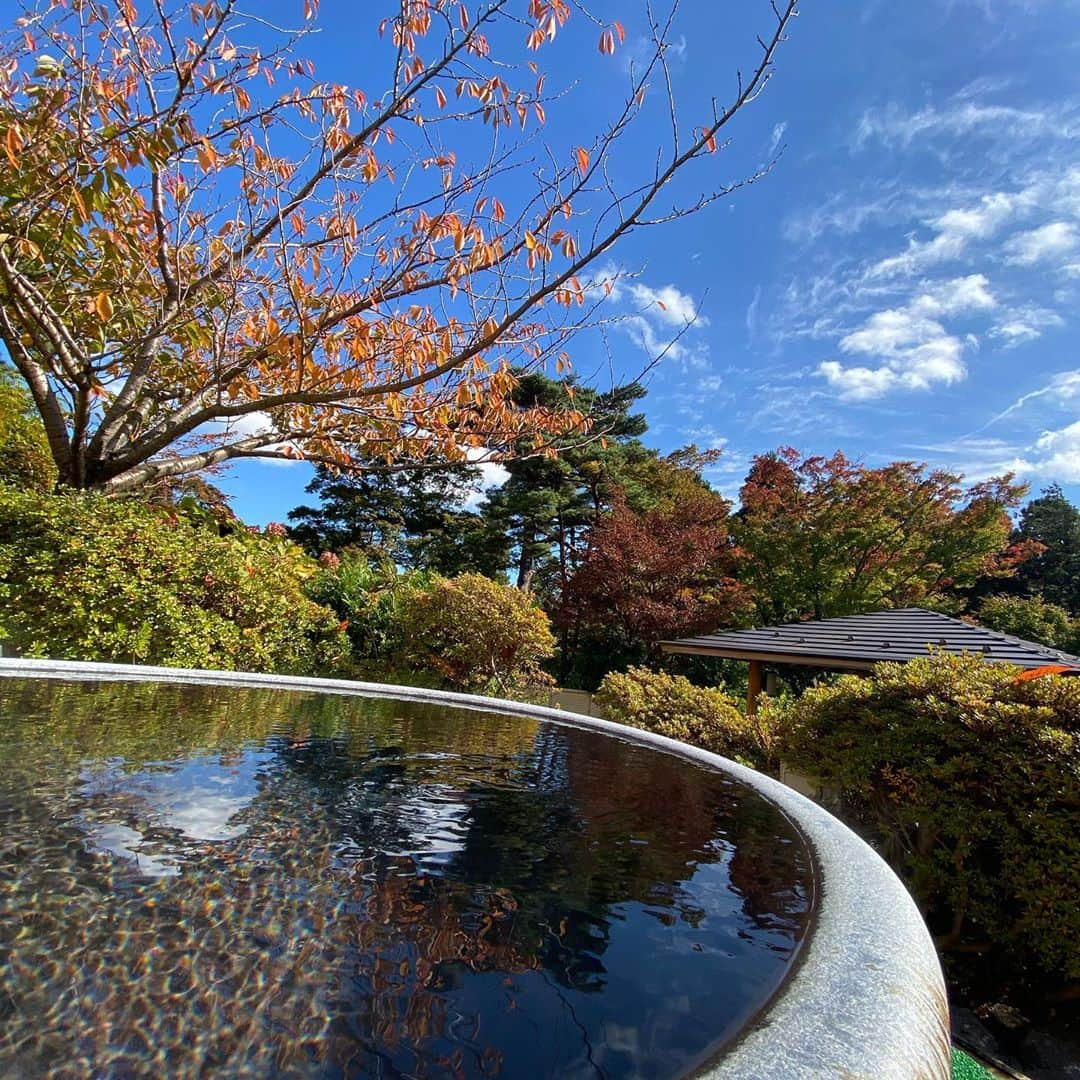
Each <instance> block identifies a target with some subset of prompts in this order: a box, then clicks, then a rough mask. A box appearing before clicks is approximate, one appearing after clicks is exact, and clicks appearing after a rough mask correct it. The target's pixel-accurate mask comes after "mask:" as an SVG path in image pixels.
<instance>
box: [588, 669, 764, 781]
mask: <svg viewBox="0 0 1080 1080" xmlns="http://www.w3.org/2000/svg"><path fill="white" fill-rule="evenodd" d="M596 703H597V704H598V705H599V706H600V707H601V708H602V709H603V711H604V716H605V717H607V719H609V720H614V721H616V722H617V723H620V724H629V725H630V726H631V727H637V728H644V729H645V730H646V731H654V732H656V733H657V734H658V735H666V736H667V737H668V738H670V739H678V740H679V741H680V742H685V743H690V744H692V745H693V746H700V747H703V748H704V749H706V750H711V751H713V753H716V754H723V755H725V756H726V757H730V758H734V759H735V760H736V761H740V762H742V763H743V764H745V765H751V766H753V767H755V768H762V767H767V766H769V765H771V764H772V761H773V750H772V738H771V735H770V732H769V729H768V727H767V725H765V724H764V723H761V722H760V718H758V717H748V716H746V714H745V713H743V712H741V711H740V710H739V708H738V707H737V706H736V704H735V702H734V701H733V700H732V698H730V697H729V696H728V695H727V694H726V693H725V692H724V691H723V690H716V689H710V688H708V687H703V686H695V685H694V684H693V683H692V682H690V680H689V679H686V678H684V677H683V676H682V675H669V674H667V673H666V672H657V671H649V669H648V668H642V667H632V668H630V669H629V670H628V671H626V672H623V673H620V672H616V671H613V672H610V673H609V674H608V675H606V676H605V677H604V681H603V682H602V683H601V684H600V689H599V690H598V691H597V694H596Z"/></svg>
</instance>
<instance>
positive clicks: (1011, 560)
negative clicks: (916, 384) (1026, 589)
mask: <svg viewBox="0 0 1080 1080" xmlns="http://www.w3.org/2000/svg"><path fill="white" fill-rule="evenodd" d="M1026 490H1027V489H1026V488H1025V487H1024V486H1023V485H1017V484H1014V483H1012V478H1011V476H1005V477H999V478H995V479H991V480H987V481H985V482H984V483H980V484H974V485H972V486H971V487H969V488H967V489H964V488H963V487H961V485H960V477H958V476H956V475H954V474H952V473H949V472H946V471H945V470H941V469H935V470H932V471H927V468H926V466H925V465H919V464H916V463H914V462H910V461H895V462H891V463H890V464H888V465H884V466H882V467H880V468H868V467H866V466H864V465H860V464H858V463H856V462H852V461H850V460H848V458H846V457H845V456H844V455H843V454H841V453H837V454H834V455H833V456H832V457H807V458H803V457H802V456H801V455H800V454H799V453H798V452H797V451H795V450H793V449H791V448H782V449H781V450H779V451H777V452H776V453H772V454H763V455H759V456H758V457H756V458H755V459H754V461H753V465H752V467H751V469H750V472H749V475H748V476H747V478H746V482H745V484H744V485H743V487H742V489H741V491H740V500H741V507H740V510H739V512H738V513H737V514H736V515H735V516H734V517H733V519H732V535H733V537H734V539H735V542H736V543H737V544H738V545H739V548H740V549H741V551H742V553H743V555H744V556H746V557H745V559H744V561H743V562H742V564H741V570H740V580H741V581H742V582H743V583H744V584H745V585H746V586H747V587H748V588H749V589H750V590H751V592H752V593H753V595H754V600H755V604H756V607H757V610H758V615H759V617H760V618H761V619H762V620H763V621H764V622H766V623H772V622H785V621H788V620H791V619H797V618H802V617H807V616H809V617H813V618H817V619H822V618H830V617H833V616H837V615H851V614H857V613H859V612H864V611H876V610H880V609H881V608H891V607H904V606H906V605H913V604H936V603H940V602H943V601H944V600H945V599H946V597H947V593H948V591H949V590H952V589H958V588H964V587H966V586H969V585H971V584H972V583H973V582H974V581H975V580H976V579H978V578H980V577H983V576H989V577H997V578H1003V577H1009V576H1010V575H1012V574H1014V573H1015V572H1016V568H1017V566H1019V565H1020V564H1021V563H1022V562H1023V561H1024V560H1025V559H1026V558H1028V557H1029V556H1030V555H1031V554H1032V553H1033V551H1034V550H1036V549H1035V548H1034V547H1033V546H1032V545H1031V544H1029V543H1024V542H1021V543H1015V544H1014V543H1011V542H1010V532H1011V522H1010V520H1009V516H1008V514H1007V512H1006V511H1007V510H1009V509H1010V508H1012V507H1015V506H1016V505H1017V504H1018V503H1019V500H1020V499H1021V498H1022V496H1023V495H1024V493H1025V492H1026Z"/></svg>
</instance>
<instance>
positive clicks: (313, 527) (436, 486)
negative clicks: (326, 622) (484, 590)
mask: <svg viewBox="0 0 1080 1080" xmlns="http://www.w3.org/2000/svg"><path fill="white" fill-rule="evenodd" d="M480 479H481V472H480V470H479V469H478V468H477V467H475V466H472V465H454V466H447V467H445V468H435V469H421V468H414V469H403V470H399V471H368V472H363V473H358V474H348V475H347V474H344V473H340V474H337V475H335V474H334V473H332V472H331V471H330V470H329V469H326V468H321V467H320V468H319V469H318V470H317V472H316V474H315V478H314V479H313V480H312V481H311V483H310V484H308V486H307V491H308V492H309V493H310V494H312V495H317V496H318V497H319V499H320V503H321V505H320V506H318V507H310V506H298V507H297V508H296V509H295V510H290V511H289V521H290V522H291V523H292V524H291V526H290V530H289V531H290V534H291V536H292V538H293V539H294V540H296V541H297V543H300V544H302V545H303V546H304V547H305V548H306V549H307V550H308V551H310V552H311V553H312V554H314V555H317V554H319V553H321V552H323V551H335V552H339V551H342V550H344V549H346V548H359V549H361V550H363V551H366V552H369V553H370V554H371V555H372V557H373V558H379V559H389V560H391V561H392V562H394V563H396V564H398V565H399V566H404V567H408V568H411V569H426V570H436V571H438V572H439V573H444V574H460V573H464V572H466V571H476V572H478V573H483V574H487V575H488V576H491V577H498V576H499V575H500V574H501V572H502V570H503V568H504V567H505V565H506V561H507V558H508V547H507V542H506V541H505V539H504V538H500V537H499V536H498V535H497V534H496V533H494V532H492V530H491V529H489V528H488V527H487V525H486V523H485V522H484V521H483V520H482V519H481V517H480V516H479V515H478V514H477V513H475V512H473V511H471V510H469V509H468V508H467V501H468V499H469V497H470V495H472V494H473V493H474V492H475V490H476V487H477V485H478V484H479V482H480Z"/></svg>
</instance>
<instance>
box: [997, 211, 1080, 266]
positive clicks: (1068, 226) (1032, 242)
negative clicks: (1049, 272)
mask: <svg viewBox="0 0 1080 1080" xmlns="http://www.w3.org/2000/svg"><path fill="white" fill-rule="evenodd" d="M1078 246H1080V232H1078V231H1077V228H1076V226H1075V225H1074V224H1073V223H1072V222H1071V221H1051V222H1049V223H1048V224H1046V225H1040V226H1039V228H1037V229H1030V230H1028V231H1027V232H1022V233H1018V234H1017V235H1015V236H1014V237H1012V238H1011V239H1010V240H1009V243H1008V245H1007V246H1006V250H1007V252H1008V257H1009V261H1010V262H1014V263H1017V264H1018V265H1020V266H1032V265H1034V264H1035V263H1039V262H1048V261H1051V260H1054V259H1058V260H1060V258H1061V257H1062V256H1064V255H1068V254H1070V253H1071V252H1073V251H1075V250H1076V248H1077V247H1078Z"/></svg>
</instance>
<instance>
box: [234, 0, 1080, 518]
mask: <svg viewBox="0 0 1080 1080" xmlns="http://www.w3.org/2000/svg"><path fill="white" fill-rule="evenodd" d="M281 3H282V4H284V0H281ZM275 6H276V5H275V3H270V4H269V8H270V9H272V8H274V7H275ZM293 6H294V5H293ZM363 6H364V7H367V5H363ZM608 6H610V8H611V11H610V12H607V13H606V15H607V17H609V18H611V17H618V18H621V19H623V21H624V22H625V23H626V27H627V32H628V40H627V44H626V46H625V48H624V50H623V51H622V52H621V53H620V54H619V55H617V56H616V57H615V58H613V59H612V60H610V61H607V62H606V63H607V66H606V67H600V66H598V64H597V63H596V61H595V59H593V58H590V59H589V61H588V64H587V66H584V65H583V64H582V54H581V53H580V50H577V51H575V48H574V47H572V46H571V47H567V48H566V49H564V50H562V51H560V49H559V48H555V49H553V50H552V51H551V52H550V53H549V54H545V58H546V59H547V70H548V71H549V72H550V77H551V79H552V80H553V81H554V82H555V83H556V84H557V85H561V86H565V87H566V88H567V91H568V92H567V96H566V98H565V99H564V100H563V101H562V102H561V103H560V104H559V106H558V108H551V109H549V110H548V115H549V120H550V123H549V127H548V130H547V135H546V138H548V139H549V140H550V141H551V142H552V143H553V145H557V146H560V147H561V146H564V145H565V146H566V147H567V148H569V147H572V146H574V145H576V144H578V143H580V142H581V141H583V135H584V134H585V133H587V132H588V131H590V130H595V128H596V127H597V126H598V117H602V115H603V114H602V109H603V106H604V105H605V104H606V103H608V102H610V104H611V106H612V107H614V106H615V105H616V104H617V103H618V100H619V94H620V93H621V92H622V89H623V87H624V86H625V81H626V66H627V62H628V59H629V58H630V57H632V56H634V55H635V51H637V52H639V53H640V51H641V49H642V43H641V38H640V35H641V33H642V32H643V24H642V23H640V22H638V23H635V22H634V21H633V19H632V18H631V17H629V15H628V14H627V12H628V10H629V9H632V8H634V7H635V5H631V4H626V3H620V4H618V5H615V4H611V5H608ZM734 7H736V6H735V5H730V4H718V3H715V0H684V2H683V4H682V7H681V9H680V13H679V16H678V20H677V22H676V27H675V32H674V34H673V37H672V41H673V46H672V49H671V54H670V55H671V60H672V75H673V87H674V91H675V94H676V97H677V99H678V101H679V103H680V107H681V108H682V110H683V115H685V116H687V117H688V118H690V120H692V117H693V115H695V110H698V111H703V110H704V109H705V107H706V104H707V102H708V100H709V97H710V96H711V95H716V96H717V97H718V98H719V99H720V100H724V99H726V98H729V97H730V96H731V92H732V89H733V86H734V70H735V67H736V66H737V65H738V64H741V65H742V66H743V68H744V70H745V68H746V67H747V66H748V65H749V64H750V63H751V62H752V61H753V59H754V51H753V50H754V45H753V34H754V32H755V30H759V31H765V30H767V29H768V25H769V23H768V7H767V4H765V3H761V4H758V3H754V2H750V0H747V2H746V3H743V4H740V5H737V11H735V14H734V17H733V16H732V15H731V14H730V12H731V11H732V9H733V8H734ZM600 8H601V14H602V15H603V14H605V13H604V12H603V10H602V8H603V5H601V6H600ZM290 9H291V7H290ZM594 10H596V5H594ZM354 11H355V8H354V6H353V5H352V4H346V3H344V2H343V0H323V4H322V15H321V21H322V25H323V26H324V27H325V33H324V34H322V35H320V36H319V37H318V38H316V39H315V42H314V45H312V46H310V47H309V48H308V51H309V52H310V53H311V55H312V57H313V59H314V60H315V62H316V64H317V65H318V67H319V71H320V74H322V75H325V76H327V77H329V78H334V79H340V80H342V81H347V82H350V83H353V84H354V85H360V86H362V87H365V79H364V78H363V77H362V76H358V75H357V72H358V71H360V72H365V73H369V72H371V71H372V70H377V69H376V67H375V65H374V64H369V63H367V62H366V61H368V59H369V58H373V57H377V56H381V55H382V54H381V53H378V52H376V51H375V50H376V49H377V48H378V46H377V45H376V44H374V33H373V25H374V23H375V22H376V21H377V19H376V18H375V17H374V16H373V15H371V16H369V15H368V14H367V13H365V15H364V16H363V18H362V19H361V20H359V21H357V20H355V18H354V16H353V12H354ZM557 45H558V43H557ZM593 56H594V57H595V53H594V54H593ZM579 73H580V82H578V76H579ZM1078 73H1080V4H1078V3H1077V2H1075V0H1044V2H1038V0H1027V2H1024V0H912V2H910V3H905V4H896V3H885V2H884V0H880V2H879V0H869V2H862V3H855V2H854V0H852V2H841V3H824V2H821V0H805V2H804V4H803V11H802V14H801V15H800V17H799V19H798V21H797V22H796V24H795V26H794V28H793V30H792V33H791V35H790V40H789V42H788V43H787V44H786V46H785V47H784V49H783V51H782V52H781V54H780V56H779V59H778V62H777V65H776V69H775V75H774V78H773V80H772V82H771V83H770V85H769V86H768V88H767V89H766V91H765V93H764V94H763V95H762V96H761V97H760V98H759V99H758V100H757V101H756V102H755V103H754V104H753V106H752V107H751V108H750V109H748V110H747V111H746V112H745V113H744V114H742V115H741V116H740V117H739V119H738V121H737V123H736V124H735V125H734V127H733V128H732V129H731V131H730V134H731V135H732V137H733V141H732V144H731V146H730V147H729V148H727V149H726V150H724V151H723V152H721V153H718V154H716V155H713V156H711V157H710V158H708V159H707V161H706V162H705V163H704V165H703V167H701V168H699V169H698V170H697V171H696V172H695V173H693V174H691V175H689V176H687V177H684V179H683V180H682V181H681V183H680V187H679V189H678V191H677V192H676V194H678V195H681V196H689V195H691V194H697V193H700V192H701V191H702V190H708V189H709V188H711V187H712V186H715V185H716V184H718V183H725V182H728V181H730V180H733V179H736V178H738V177H741V176H745V175H747V174H748V173H750V172H752V171H753V170H754V169H756V168H758V167H759V166H760V165H761V164H762V163H763V162H765V161H767V160H768V159H769V158H770V156H771V155H772V154H773V153H774V152H775V151H782V153H781V155H780V158H779V161H778V162H777V164H776V166H775V167H774V169H773V170H772V172H771V174H770V175H769V176H767V177H766V178H765V179H764V180H762V181H761V182H760V183H757V184H754V185H753V186H752V187H749V188H746V189H744V190H741V191H739V192H737V193H736V194H734V195H732V196H730V197H728V198H726V199H724V200H721V201H720V202H719V203H717V204H714V205H713V206H712V207H710V208H708V209H707V210H705V211H704V212H703V213H701V214H699V215H698V216H696V217H694V218H692V219H690V220H684V221H678V222H675V223H673V224H671V225H668V226H664V227H661V228H657V229H655V230H652V231H643V232H639V233H637V234H635V235H633V236H631V237H629V238H628V240H627V241H626V242H625V243H623V244H622V245H621V246H620V247H618V248H616V249H615V252H614V254H613V266H614V267H615V268H618V269H619V270H622V271H626V272H630V273H632V274H634V275H635V276H634V277H633V278H631V279H627V280H625V281H624V282H623V283H622V284H621V285H620V286H619V287H618V288H616V289H615V291H614V293H613V296H612V298H611V301H610V303H611V307H612V312H613V313H614V314H617V315H619V316H621V321H619V322H616V323H615V324H614V325H612V326H610V327H609V329H608V331H607V333H606V334H605V335H603V336H601V335H600V334H599V333H596V332H590V333H588V334H584V335H582V336H581V337H580V338H578V339H577V341H576V342H575V344H574V347H573V349H572V355H573V360H574V365H575V368H576V370H577V371H578V372H579V373H580V374H581V375H582V376H583V377H584V378H585V379H587V380H589V381H594V382H597V383H600V384H601V385H610V383H611V382H612V381H613V380H615V381H619V380H624V379H627V378H632V377H634V376H635V375H636V374H637V373H639V372H640V371H641V370H642V369H643V367H644V366H645V365H646V364H647V363H648V361H649V356H650V350H655V349H656V348H657V347H658V345H662V344H663V343H664V342H666V341H669V340H670V339H671V338H672V336H673V335H674V334H676V333H678V332H679V331H680V330H685V332H684V333H683V334H682V336H681V338H680V339H679V341H678V343H677V344H676V346H675V347H674V348H673V349H671V351H670V352H669V353H668V355H667V356H666V358H665V359H664V360H663V361H662V362H661V364H660V365H659V366H658V367H657V368H656V369H655V370H654V371H653V372H652V373H651V374H650V376H649V379H648V385H649V396H648V398H647V400H646V402H645V409H646V413H647V415H648V418H649V421H650V427H651V431H650V435H649V439H650V441H651V442H652V443H653V444H655V445H657V446H658V447H660V448H661V449H665V450H667V449H674V448H675V447H677V446H681V445H684V444H685V443H687V442H691V441H694V442H696V443H698V445H699V446H722V447H723V448H724V451H725V453H724V456H723V459H722V460H721V463H720V464H719V465H718V466H717V468H716V470H715V471H714V472H713V474H712V475H711V476H710V479H711V480H712V481H713V482H714V483H715V484H716V485H717V486H718V487H720V488H721V489H722V490H724V491H725V493H728V494H734V493H735V492H736V491H737V489H738V485H739V483H740V481H741V480H742V478H743V476H744V475H745V472H746V468H747V464H748V461H749V458H750V456H752V455H753V454H754V453H758V452H761V451H764V450H769V449H772V448H775V447H777V446H779V445H785V444H786V445H794V446H796V447H798V448H799V449H801V450H803V451H806V452H813V453H831V452H832V451H834V450H837V449H841V450H843V451H844V452H845V453H847V454H848V455H849V456H851V457H854V458H858V459H861V460H863V461H865V462H866V463H868V464H871V465H873V464H878V463H881V462H884V461H888V460H893V459H897V458H903V459H915V460H920V461H923V460H925V461H929V462H931V463H933V464H935V465H944V466H949V467H951V468H955V469H957V470H959V471H962V472H964V473H965V474H966V475H967V476H968V477H969V479H971V480H977V479H982V478H984V477H986V476H989V475H992V474H994V473H998V472H1001V471H1004V470H1013V471H1016V472H1017V473H1018V474H1019V475H1020V476H1021V478H1022V479H1024V480H1027V481H1029V482H1030V483H1031V484H1032V487H1033V490H1034V491H1035V492H1037V491H1038V489H1039V488H1041V487H1043V486H1045V485H1046V484H1048V483H1050V482H1051V481H1057V482H1059V483H1061V484H1062V485H1063V487H1064V488H1065V490H1066V493H1067V494H1068V495H1069V496H1070V497H1071V498H1072V499H1073V500H1074V501H1080V350H1078V349H1077V322H1078V317H1077V307H1078V305H1077V300H1078V298H1080V74H1078ZM367 88H368V87H365V89H367ZM688 122H689V121H688ZM665 133H666V128H665V118H664V116H663V115H662V110H654V111H653V112H652V113H650V114H648V115H647V116H646V119H645V121H644V122H643V123H642V124H640V125H638V127H637V128H635V130H634V134H633V142H632V143H631V144H629V145H628V146H626V147H624V156H623V159H622V163H621V165H620V168H621V167H629V166H628V165H627V163H628V162H632V161H633V160H634V158H635V157H636V158H637V159H639V160H642V161H646V162H650V161H651V160H652V158H653V156H654V154H655V152H656V149H657V147H658V145H660V144H661V142H662V141H663V139H664V136H665ZM657 299H662V300H664V301H665V308H664V309H661V308H660V306H659V305H658V304H657V303H656V302H655V301H656V300H657ZM687 319H691V320H693V321H692V325H691V326H689V327H688V328H686V327H684V322H685V320H687ZM309 476H310V469H309V467H308V466H306V465H302V464H292V465H284V464H283V465H277V464H254V463H245V464H244V465H243V466H237V467H235V468H234V469H233V470H232V471H231V472H230V473H229V474H228V476H227V477H226V478H225V479H224V480H223V481H222V486H223V487H224V488H225V489H226V490H227V491H229V492H230V493H232V494H233V495H234V496H235V498H234V507H235V509H236V510H237V511H238V513H240V514H241V516H242V517H245V518H246V519H248V520H250V521H253V522H265V521H268V520H280V519H283V518H284V516H285V513H286V511H287V510H288V509H289V508H290V507H292V506H294V505H296V504H297V503H298V502H301V501H304V497H303V486H304V484H305V483H306V481H307V479H308V478H309Z"/></svg>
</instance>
